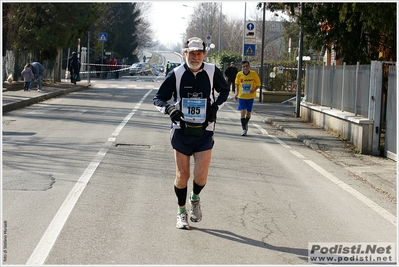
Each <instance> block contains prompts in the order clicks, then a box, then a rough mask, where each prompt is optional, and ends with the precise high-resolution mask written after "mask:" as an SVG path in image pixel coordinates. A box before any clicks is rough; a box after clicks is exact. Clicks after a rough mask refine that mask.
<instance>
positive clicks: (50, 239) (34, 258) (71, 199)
mask: <svg viewBox="0 0 399 267" xmlns="http://www.w3.org/2000/svg"><path fill="white" fill-rule="evenodd" d="M151 91H152V90H150V91H148V92H147V93H146V94H145V95H144V96H143V98H142V99H141V100H140V102H139V103H138V104H137V105H136V106H135V108H134V109H133V110H132V112H130V113H129V114H128V115H127V116H126V117H125V118H124V119H123V121H122V122H121V123H120V124H119V126H118V127H117V128H116V129H115V131H114V132H113V133H112V134H111V137H109V138H108V141H107V142H105V144H104V146H103V147H102V148H101V149H100V151H99V152H98V153H97V155H96V156H95V157H94V159H93V160H92V161H91V162H90V164H89V166H88V167H87V168H86V170H85V171H84V173H83V174H82V176H81V177H80V178H79V180H78V181H77V183H76V184H75V186H74V187H73V188H72V190H71V192H70V193H69V194H68V196H67V198H66V199H65V200H64V203H62V205H61V207H60V208H59V210H58V211H57V213H56V215H55V216H54V218H53V220H52V221H51V223H50V225H49V226H48V227H47V230H46V231H45V232H44V234H43V236H42V238H41V239H40V241H39V243H38V244H37V246H36V248H35V250H34V251H33V253H32V255H31V256H30V257H29V259H28V262H27V263H26V265H43V264H44V261H45V260H46V258H47V256H48V254H49V253H50V250H51V249H52V247H53V246H54V244H55V241H56V240H57V238H58V235H59V234H60V232H61V230H62V228H63V227H64V225H65V223H66V221H67V219H68V217H69V215H70V214H71V212H72V210H73V208H74V206H75V204H76V202H77V201H78V199H79V197H80V195H81V194H82V193H83V191H84V189H85V188H86V185H87V184H88V182H89V181H90V179H91V177H92V175H93V174H94V172H95V170H96V169H97V167H98V165H100V163H101V161H102V160H103V159H104V157H105V155H106V154H107V152H108V149H109V148H110V147H111V145H112V143H113V142H114V141H115V138H116V137H117V136H118V135H119V133H120V132H121V131H122V129H123V127H124V126H125V125H126V123H127V122H128V121H129V120H130V118H131V117H132V116H133V115H134V113H135V112H136V111H137V109H138V108H139V107H140V105H141V104H142V103H143V101H144V100H145V99H146V98H147V96H148V95H149V94H150V93H151Z"/></svg>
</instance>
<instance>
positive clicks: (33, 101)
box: [3, 85, 89, 114]
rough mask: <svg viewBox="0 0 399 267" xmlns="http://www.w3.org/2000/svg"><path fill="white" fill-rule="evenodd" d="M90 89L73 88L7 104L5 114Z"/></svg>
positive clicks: (83, 87)
mask: <svg viewBox="0 0 399 267" xmlns="http://www.w3.org/2000/svg"><path fill="white" fill-rule="evenodd" d="M88 88H89V85H87V86H77V87H72V88H68V89H59V90H57V91H55V92H50V93H45V94H43V95H40V96H37V97H33V98H29V99H26V100H21V101H18V102H14V103H10V104H5V105H3V114H4V113H7V112H10V111H13V110H16V109H20V108H23V107H26V106H30V105H33V104H36V103H39V102H42V101H45V100H47V99H50V98H54V97H57V96H60V95H65V94H68V93H71V92H77V91H83V90H85V89H88Z"/></svg>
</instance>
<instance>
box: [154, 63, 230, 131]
mask: <svg viewBox="0 0 399 267" xmlns="http://www.w3.org/2000/svg"><path fill="white" fill-rule="evenodd" d="M229 91H230V89H229V86H228V84H227V83H226V80H225V79H224V78H223V74H222V72H221V71H220V70H219V69H218V68H217V67H216V66H215V65H213V64H208V63H203V64H202V66H201V68H200V70H199V71H198V72H197V73H193V72H191V70H190V69H189V68H188V66H187V64H182V65H180V66H179V67H177V68H175V69H173V70H172V71H171V72H170V73H169V74H168V75H167V76H166V78H165V80H164V82H163V83H162V84H161V86H160V88H159V90H158V92H157V93H156V94H155V96H154V98H153V101H154V105H155V106H156V107H157V109H158V110H159V111H160V112H162V113H164V114H166V110H167V108H168V107H169V106H170V105H172V104H173V105H175V107H176V108H177V109H179V110H183V109H182V99H184V98H188V99H191V98H196V99H198V98H200V99H207V112H208V110H209V108H210V107H211V106H213V107H216V108H217V109H218V110H219V109H220V108H221V107H222V106H223V104H224V103H225V102H226V100H227V97H228V96H229ZM216 95H217V97H216ZM172 98H173V100H172ZM170 100H172V101H173V103H172V104H171V103H169V102H168V101H170ZM174 127H175V128H180V125H179V124H177V125H174ZM206 130H208V131H213V130H214V122H210V123H209V124H208V125H207V127H206Z"/></svg>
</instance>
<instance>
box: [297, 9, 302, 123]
mask: <svg viewBox="0 0 399 267" xmlns="http://www.w3.org/2000/svg"><path fill="white" fill-rule="evenodd" d="M300 9H301V15H302V12H303V5H302V3H301V5H300ZM302 57H303V33H302V26H301V27H300V29H299V52H298V72H297V86H296V106H295V117H296V118H299V117H300V115H301V114H300V113H301V91H302V88H301V87H302Z"/></svg>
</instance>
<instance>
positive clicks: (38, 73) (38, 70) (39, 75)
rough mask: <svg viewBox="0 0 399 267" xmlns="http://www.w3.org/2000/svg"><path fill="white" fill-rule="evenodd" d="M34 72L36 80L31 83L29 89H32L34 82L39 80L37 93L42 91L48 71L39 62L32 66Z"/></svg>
mask: <svg viewBox="0 0 399 267" xmlns="http://www.w3.org/2000/svg"><path fill="white" fill-rule="evenodd" d="M31 65H32V71H33V74H34V75H35V78H34V79H33V80H32V81H31V82H30V85H29V88H30V89H32V87H33V83H34V81H35V80H36V79H37V91H38V92H41V91H42V81H43V77H44V74H45V73H46V69H45V68H44V66H43V65H42V64H40V63H39V62H33V63H32V64H31Z"/></svg>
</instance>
